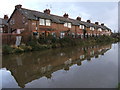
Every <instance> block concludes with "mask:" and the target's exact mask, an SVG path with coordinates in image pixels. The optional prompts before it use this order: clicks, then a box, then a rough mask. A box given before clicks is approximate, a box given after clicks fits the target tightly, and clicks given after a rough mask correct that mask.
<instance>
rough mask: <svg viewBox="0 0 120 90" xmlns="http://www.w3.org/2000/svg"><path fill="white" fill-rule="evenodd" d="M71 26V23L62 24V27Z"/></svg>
mask: <svg viewBox="0 0 120 90" xmlns="http://www.w3.org/2000/svg"><path fill="white" fill-rule="evenodd" d="M71 26H72V24H71V23H67V22H66V23H64V27H68V28H71Z"/></svg>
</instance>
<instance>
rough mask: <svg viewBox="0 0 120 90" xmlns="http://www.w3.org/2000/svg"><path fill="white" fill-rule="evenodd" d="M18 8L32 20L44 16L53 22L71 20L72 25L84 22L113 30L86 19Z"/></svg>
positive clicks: (86, 24)
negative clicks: (81, 19)
mask: <svg viewBox="0 0 120 90" xmlns="http://www.w3.org/2000/svg"><path fill="white" fill-rule="evenodd" d="M18 10H19V11H20V12H21V13H22V14H23V15H24V16H25V17H27V18H28V19H32V20H39V18H43V19H50V20H51V21H52V22H54V23H59V24H64V23H65V22H70V23H72V25H80V24H82V25H85V26H86V27H94V28H102V29H103V30H105V29H108V30H111V29H109V28H108V27H106V26H101V25H96V24H93V23H88V22H85V21H78V20H75V19H71V18H65V17H62V16H57V15H52V14H46V13H43V12H39V11H35V10H29V9H25V8H20V9H18Z"/></svg>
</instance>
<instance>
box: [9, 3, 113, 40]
mask: <svg viewBox="0 0 120 90" xmlns="http://www.w3.org/2000/svg"><path fill="white" fill-rule="evenodd" d="M8 24H9V33H18V32H19V33H30V35H37V36H40V35H44V36H47V35H49V34H51V35H53V36H54V37H60V38H63V37H64V36H65V35H71V36H72V37H80V38H83V37H90V36H100V35H111V29H109V28H108V27H106V26H105V25H104V24H103V23H102V24H101V25H100V24H99V22H95V23H91V21H90V20H87V21H86V22H85V21H81V17H77V18H76V19H71V18H69V15H68V14H66V13H65V14H64V15H63V16H57V15H53V14H51V13H50V9H46V10H44V12H39V11H35V10H29V9H25V8H22V5H16V6H15V10H14V12H13V13H12V15H11V17H10V19H9V20H8ZM18 30H19V31H18ZM21 30H22V31H21Z"/></svg>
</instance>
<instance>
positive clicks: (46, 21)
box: [39, 19, 51, 26]
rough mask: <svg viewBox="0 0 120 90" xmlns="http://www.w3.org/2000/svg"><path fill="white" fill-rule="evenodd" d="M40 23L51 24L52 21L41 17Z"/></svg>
mask: <svg viewBox="0 0 120 90" xmlns="http://www.w3.org/2000/svg"><path fill="white" fill-rule="evenodd" d="M39 25H46V26H51V21H50V20H45V19H40V21H39Z"/></svg>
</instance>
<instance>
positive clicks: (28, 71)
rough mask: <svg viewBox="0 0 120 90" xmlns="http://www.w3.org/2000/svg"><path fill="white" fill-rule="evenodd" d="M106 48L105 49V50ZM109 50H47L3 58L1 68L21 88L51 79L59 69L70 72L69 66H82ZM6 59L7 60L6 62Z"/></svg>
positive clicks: (99, 48)
mask: <svg viewBox="0 0 120 90" xmlns="http://www.w3.org/2000/svg"><path fill="white" fill-rule="evenodd" d="M106 48H107V49H106ZM110 48H111V45H105V46H94V47H83V48H82V47H80V48H78V47H76V48H74V47H72V48H64V49H56V50H48V51H44V52H42V53H39V52H33V53H25V54H22V55H10V56H8V57H3V67H6V68H7V69H8V70H10V71H11V73H12V75H13V76H14V78H15V79H16V81H17V82H18V85H19V86H20V87H22V88H24V87H25V84H27V83H28V82H31V81H33V80H35V79H39V78H41V77H43V76H45V77H47V78H48V79H51V77H52V73H53V72H55V71H58V70H61V69H64V70H66V71H69V70H70V66H72V65H74V64H77V65H78V66H80V65H82V61H84V60H85V59H87V61H91V58H93V57H95V58H98V57H99V55H101V54H104V53H105V52H106V51H107V50H109V49H110ZM6 59H7V60H6Z"/></svg>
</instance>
